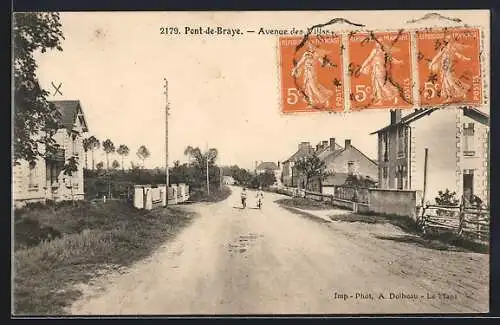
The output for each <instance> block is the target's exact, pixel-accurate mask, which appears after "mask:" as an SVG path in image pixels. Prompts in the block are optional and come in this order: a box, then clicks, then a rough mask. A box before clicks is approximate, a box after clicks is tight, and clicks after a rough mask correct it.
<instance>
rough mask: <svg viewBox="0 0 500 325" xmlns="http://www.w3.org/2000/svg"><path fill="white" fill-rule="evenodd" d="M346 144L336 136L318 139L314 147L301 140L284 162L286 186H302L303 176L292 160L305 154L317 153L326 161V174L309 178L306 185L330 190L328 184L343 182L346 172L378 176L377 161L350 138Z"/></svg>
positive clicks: (363, 176)
mask: <svg viewBox="0 0 500 325" xmlns="http://www.w3.org/2000/svg"><path fill="white" fill-rule="evenodd" d="M344 144H345V146H344V147H342V146H340V145H339V144H338V143H337V142H336V141H335V138H333V137H332V138H330V139H329V140H326V141H321V142H320V143H318V144H317V145H316V147H315V148H313V147H312V146H311V144H310V143H309V142H301V143H300V144H299V147H298V150H297V151H296V152H295V153H294V154H293V155H292V156H291V157H290V158H288V159H287V160H285V161H284V162H283V171H282V173H283V183H284V185H285V186H288V187H301V188H303V187H304V185H305V180H304V179H303V177H301V175H300V173H299V172H298V171H297V169H296V168H295V163H296V162H297V161H298V160H299V159H302V158H304V157H307V156H311V155H313V154H314V155H316V156H317V157H318V158H319V159H321V160H322V161H323V162H324V163H325V165H326V168H325V171H326V172H327V173H328V174H329V176H328V177H326V178H325V179H324V180H321V181H320V180H319V179H318V178H316V179H311V180H309V181H308V184H307V187H308V189H309V190H311V191H315V192H327V193H328V192H330V191H331V187H333V186H335V185H343V184H344V183H345V181H346V180H347V178H348V176H349V175H352V176H355V177H360V178H368V179H372V180H373V181H374V182H375V181H376V179H377V176H378V175H377V174H378V168H377V162H376V161H374V160H372V159H370V158H369V157H367V156H366V155H365V154H364V153H362V152H361V151H360V150H359V149H358V148H356V147H355V146H353V145H352V143H351V140H350V139H346V140H345V143H344Z"/></svg>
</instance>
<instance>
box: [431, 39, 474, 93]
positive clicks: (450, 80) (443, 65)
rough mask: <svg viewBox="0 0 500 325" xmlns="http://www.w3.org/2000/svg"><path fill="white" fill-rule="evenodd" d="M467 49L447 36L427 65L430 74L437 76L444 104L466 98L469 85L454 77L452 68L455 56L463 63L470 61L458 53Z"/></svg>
mask: <svg viewBox="0 0 500 325" xmlns="http://www.w3.org/2000/svg"><path fill="white" fill-rule="evenodd" d="M467 47H468V46H467V45H463V44H459V43H457V42H455V40H454V39H453V37H451V35H447V36H446V37H445V40H444V45H443V46H442V47H441V49H440V50H439V52H438V53H437V54H436V55H435V56H434V58H433V59H432V60H431V62H430V63H429V70H430V71H431V73H434V74H437V75H439V83H440V84H441V96H442V97H444V98H445V102H449V101H451V100H453V99H461V98H465V97H466V96H467V91H468V90H469V88H470V85H468V84H466V83H465V82H463V81H462V80H460V79H459V78H457V77H455V73H454V67H453V66H454V63H453V60H454V57H455V56H456V57H457V58H459V59H462V60H464V61H470V60H471V58H470V57H467V56H465V55H463V54H462V53H460V52H459V51H460V50H462V49H464V48H467Z"/></svg>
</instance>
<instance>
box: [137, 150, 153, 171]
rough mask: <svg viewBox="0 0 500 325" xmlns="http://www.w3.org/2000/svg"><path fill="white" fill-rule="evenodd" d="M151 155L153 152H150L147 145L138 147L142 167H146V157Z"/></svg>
mask: <svg viewBox="0 0 500 325" xmlns="http://www.w3.org/2000/svg"><path fill="white" fill-rule="evenodd" d="M150 156H151V153H150V152H149V150H148V148H146V146H145V145H142V146H140V147H139V149H137V157H139V159H140V160H142V168H143V169H144V162H145V161H146V159H148V158H149V157H150Z"/></svg>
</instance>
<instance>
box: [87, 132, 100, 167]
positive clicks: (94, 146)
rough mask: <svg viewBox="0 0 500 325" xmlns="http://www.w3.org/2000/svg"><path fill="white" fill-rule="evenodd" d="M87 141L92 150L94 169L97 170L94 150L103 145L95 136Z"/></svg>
mask: <svg viewBox="0 0 500 325" xmlns="http://www.w3.org/2000/svg"><path fill="white" fill-rule="evenodd" d="M87 142H88V145H89V150H90V152H92V170H95V161H94V152H95V151H96V150H98V149H99V148H100V147H101V142H100V141H99V140H98V139H97V138H96V137H95V136H91V137H90V138H88V140H87Z"/></svg>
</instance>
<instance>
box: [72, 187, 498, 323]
mask: <svg viewBox="0 0 500 325" xmlns="http://www.w3.org/2000/svg"><path fill="white" fill-rule="evenodd" d="M252 194H253V193H252V192H250V193H249V199H248V201H249V202H248V207H247V209H245V210H242V209H240V208H239V205H240V202H239V189H237V188H235V189H233V194H232V195H231V196H230V197H229V198H228V199H227V200H225V201H223V202H219V203H213V204H208V203H197V204H194V205H190V206H186V208H189V209H195V210H196V211H197V212H198V213H199V214H200V217H199V218H197V219H196V220H195V221H194V222H193V224H192V225H190V226H189V227H188V228H186V229H185V230H183V232H181V233H180V234H179V235H178V237H177V238H176V239H175V240H174V241H172V242H170V243H168V244H165V246H164V247H163V248H161V249H159V250H158V251H156V252H155V253H154V254H153V255H152V256H151V257H150V258H148V259H146V260H144V261H141V262H140V263H137V264H136V265H134V266H133V267H131V269H130V270H129V271H128V272H127V273H125V274H115V275H114V276H112V277H107V278H105V279H102V280H101V283H100V284H99V285H97V284H96V285H95V286H94V287H88V288H87V289H86V292H87V294H86V295H85V296H84V297H83V298H82V299H80V300H79V301H77V302H76V303H75V304H74V305H73V306H72V307H71V310H70V313H72V314H78V315H84V314H85V315H89V314H93V315H102V314H106V315H118V314H120V315H131V314H134V315H137V314H171V315H180V314H184V315H185V314H190V315H193V314H197V315H200V314H204V315H212V314H245V315H250V314H345V313H348V314H352V313H356V314H357V313H448V312H453V313H460V312H468V313H469V312H488V295H489V291H488V283H489V280H488V278H489V275H488V269H489V262H488V255H484V254H476V253H464V252H454V251H439V250H435V249H429V248H424V247H419V246H418V245H416V244H414V243H408V242H403V241H398V240H388V239H387V238H405V237H404V236H405V234H404V233H403V232H402V231H400V230H398V229H396V228H395V227H393V226H391V225H385V224H376V225H369V224H362V223H345V222H344V223H341V222H333V223H322V222H317V221H314V220H311V219H308V218H304V216H302V215H300V214H297V213H294V212H291V211H289V210H287V209H284V208H282V207H280V206H278V205H277V204H276V203H273V202H272V201H274V200H276V199H277V198H279V197H281V196H279V195H275V194H266V195H265V198H264V205H263V208H262V210H258V209H256V208H255V199H254V198H253V195H252ZM381 236H386V238H385V239H381V238H384V237H381ZM390 236H393V237H390ZM398 236H399V237H398ZM99 286H101V287H102V288H103V289H102V290H101V291H100V292H99V291H97V290H96V288H98V287H99Z"/></svg>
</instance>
